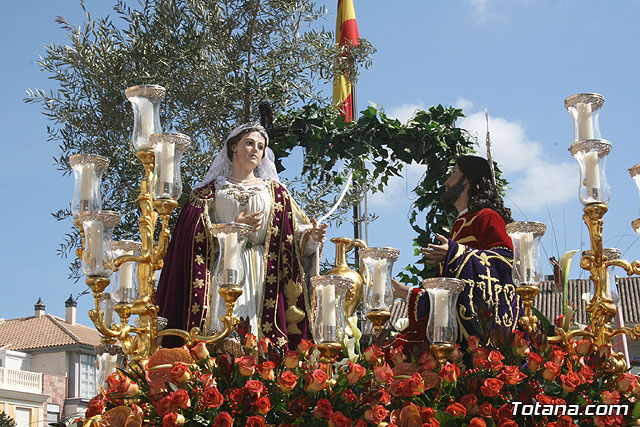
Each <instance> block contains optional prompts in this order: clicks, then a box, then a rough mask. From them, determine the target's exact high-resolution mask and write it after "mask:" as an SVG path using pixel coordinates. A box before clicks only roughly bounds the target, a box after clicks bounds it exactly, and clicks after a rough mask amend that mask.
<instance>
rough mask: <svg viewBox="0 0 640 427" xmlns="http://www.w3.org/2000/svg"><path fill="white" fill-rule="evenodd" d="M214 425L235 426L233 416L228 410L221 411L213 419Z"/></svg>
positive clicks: (218, 426) (217, 426) (214, 426)
mask: <svg viewBox="0 0 640 427" xmlns="http://www.w3.org/2000/svg"><path fill="white" fill-rule="evenodd" d="M213 427H233V418H231V415H230V414H229V413H228V412H220V413H219V414H218V416H216V418H215V419H214V420H213Z"/></svg>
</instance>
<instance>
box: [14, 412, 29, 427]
mask: <svg viewBox="0 0 640 427" xmlns="http://www.w3.org/2000/svg"><path fill="white" fill-rule="evenodd" d="M14 420H15V422H16V427H29V425H30V424H31V409H29V408H16V416H15V418H14Z"/></svg>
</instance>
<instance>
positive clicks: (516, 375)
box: [499, 366, 527, 385]
mask: <svg viewBox="0 0 640 427" xmlns="http://www.w3.org/2000/svg"><path fill="white" fill-rule="evenodd" d="M499 378H500V379H501V380H502V381H504V382H505V383H507V384H509V385H516V384H518V383H519V382H520V381H522V380H524V379H525V378H527V376H526V375H525V374H523V373H522V372H520V369H518V367H517V366H505V367H504V369H503V370H502V372H501V373H500V376H499Z"/></svg>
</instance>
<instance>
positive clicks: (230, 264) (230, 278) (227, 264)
mask: <svg viewBox="0 0 640 427" xmlns="http://www.w3.org/2000/svg"><path fill="white" fill-rule="evenodd" d="M211 231H212V234H213V235H214V236H215V237H216V238H217V239H218V243H219V245H218V247H219V248H220V251H219V254H218V262H217V264H216V269H215V273H214V277H215V279H214V282H215V284H216V285H217V286H221V287H224V286H231V287H242V285H243V281H244V277H245V271H244V265H243V263H242V258H241V256H240V255H241V254H242V252H243V251H244V247H245V245H246V244H247V239H248V238H249V235H250V234H251V233H253V227H251V226H249V225H246V224H236V223H231V224H213V225H212V227H211Z"/></svg>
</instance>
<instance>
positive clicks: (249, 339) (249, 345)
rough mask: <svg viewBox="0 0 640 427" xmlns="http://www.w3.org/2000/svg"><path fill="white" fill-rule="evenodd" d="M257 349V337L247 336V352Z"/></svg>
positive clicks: (245, 343)
mask: <svg viewBox="0 0 640 427" xmlns="http://www.w3.org/2000/svg"><path fill="white" fill-rule="evenodd" d="M255 347H256V336H255V335H253V334H247V335H245V336H244V348H246V349H247V350H251V349H254V348H255Z"/></svg>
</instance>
